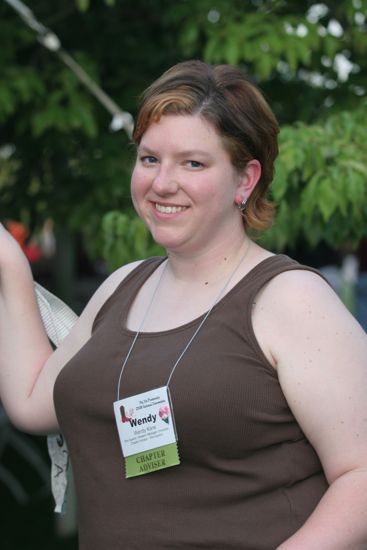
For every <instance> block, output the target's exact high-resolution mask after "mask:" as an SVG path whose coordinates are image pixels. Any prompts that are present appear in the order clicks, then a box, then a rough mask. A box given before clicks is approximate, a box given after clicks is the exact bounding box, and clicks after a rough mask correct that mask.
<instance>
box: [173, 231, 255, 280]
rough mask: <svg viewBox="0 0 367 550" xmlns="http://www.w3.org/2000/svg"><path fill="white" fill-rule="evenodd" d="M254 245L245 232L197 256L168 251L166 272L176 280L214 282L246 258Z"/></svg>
mask: <svg viewBox="0 0 367 550" xmlns="http://www.w3.org/2000/svg"><path fill="white" fill-rule="evenodd" d="M252 246H254V245H253V243H252V241H251V240H250V239H249V237H247V235H246V234H245V233H243V234H242V235H241V237H240V238H237V239H228V240H227V242H226V243H223V244H221V245H218V244H217V245H214V246H212V247H211V248H208V249H207V250H205V251H202V252H201V253H200V254H197V255H195V256H192V255H191V256H190V257H187V256H184V255H181V254H179V253H176V252H168V264H167V267H166V272H167V274H168V276H169V277H173V278H174V279H175V280H176V281H181V282H186V283H190V282H195V283H202V284H213V283H216V282H217V281H220V280H222V279H223V277H225V276H227V275H228V274H229V273H230V272H231V271H233V269H235V267H236V266H237V265H238V263H239V262H240V261H241V260H245V257H246V258H247V257H248V256H249V253H250V252H251V250H250V249H251V248H252ZM241 263H242V262H241ZM166 276H167V275H166Z"/></svg>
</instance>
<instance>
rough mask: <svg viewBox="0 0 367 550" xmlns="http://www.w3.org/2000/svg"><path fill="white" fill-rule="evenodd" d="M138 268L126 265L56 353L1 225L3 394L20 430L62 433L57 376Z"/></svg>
mask: <svg viewBox="0 0 367 550" xmlns="http://www.w3.org/2000/svg"><path fill="white" fill-rule="evenodd" d="M135 265H136V264H129V265H128V266H124V267H123V268H121V269H119V270H118V271H116V272H115V273H114V274H113V275H111V276H110V277H109V278H108V279H107V280H106V281H105V282H104V283H103V284H102V285H101V287H100V288H99V289H98V290H97V292H96V293H95V295H94V296H93V298H92V299H91V300H90V302H89V304H88V305H87V307H86V308H85V310H84V311H83V313H82V315H81V316H80V318H79V319H78V321H77V323H76V324H75V326H74V328H73V329H72V331H71V332H70V334H69V335H68V336H67V337H66V338H65V340H64V341H63V342H62V343H61V345H60V347H59V348H58V349H57V350H56V351H55V352H53V350H52V347H51V346H50V344H49V341H48V338H47V335H46V333H45V330H44V328H43V325H42V321H41V318H40V315H39V311H38V306H37V301H36V297H35V293H34V286H33V278H32V274H31V270H30V268H29V264H28V261H27V259H26V258H25V257H24V255H23V253H22V251H21V250H20V248H19V247H18V245H17V243H16V242H15V241H14V240H13V239H12V238H11V237H10V235H9V234H8V233H7V232H6V231H5V229H4V228H3V226H2V225H1V224H0V395H1V399H2V402H3V405H4V407H5V409H6V411H7V414H8V415H9V417H10V419H11V421H12V422H13V423H14V424H15V425H16V426H18V427H19V428H20V429H22V430H24V431H30V432H38V433H47V432H54V431H57V429H58V423H57V419H56V415H55V410H54V404H53V387H54V383H55V380H56V377H57V375H58V373H59V372H60V370H61V369H62V368H63V366H64V365H65V364H66V363H67V361H68V360H69V359H71V357H72V356H73V355H75V353H76V352H77V351H78V350H79V349H80V348H81V347H82V346H83V345H84V344H85V342H86V341H87V340H88V339H89V337H90V335H91V328H92V324H93V321H94V318H95V316H96V314H97V312H98V310H99V309H100V307H101V306H102V305H103V303H104V302H105V301H106V299H107V298H108V297H109V296H110V295H111V293H112V292H113V291H114V290H115V288H116V287H117V285H118V284H119V283H120V281H121V280H122V279H123V278H124V277H125V276H126V275H127V274H128V273H129V272H130V271H131V270H132V269H133V268H134V267H135Z"/></svg>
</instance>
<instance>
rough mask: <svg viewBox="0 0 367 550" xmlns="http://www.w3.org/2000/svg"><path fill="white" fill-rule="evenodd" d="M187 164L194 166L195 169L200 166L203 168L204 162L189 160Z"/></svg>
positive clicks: (190, 166)
mask: <svg viewBox="0 0 367 550" xmlns="http://www.w3.org/2000/svg"><path fill="white" fill-rule="evenodd" d="M186 165H187V166H188V167H189V168H193V169H194V170H195V169H196V170H197V169H198V168H203V167H204V164H203V163H202V162H199V161H198V160H187V161H186Z"/></svg>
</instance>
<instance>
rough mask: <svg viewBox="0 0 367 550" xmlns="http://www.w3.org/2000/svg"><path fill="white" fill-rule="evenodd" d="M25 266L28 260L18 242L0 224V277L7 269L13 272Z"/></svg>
mask: <svg viewBox="0 0 367 550" xmlns="http://www.w3.org/2000/svg"><path fill="white" fill-rule="evenodd" d="M27 264H28V260H27V258H26V257H25V255H24V254H23V251H22V249H21V247H20V246H19V244H18V242H17V241H16V240H15V239H14V238H13V237H12V236H11V234H10V233H9V231H7V229H6V228H5V227H4V225H3V224H2V223H1V222H0V276H2V275H5V274H6V273H5V272H6V269H7V268H9V269H11V271H13V269H19V268H21V267H22V266H27Z"/></svg>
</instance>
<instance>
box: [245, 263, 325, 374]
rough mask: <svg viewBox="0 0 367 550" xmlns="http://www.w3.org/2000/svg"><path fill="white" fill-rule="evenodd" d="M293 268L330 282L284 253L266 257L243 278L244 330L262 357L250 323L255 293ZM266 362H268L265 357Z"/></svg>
mask: <svg viewBox="0 0 367 550" xmlns="http://www.w3.org/2000/svg"><path fill="white" fill-rule="evenodd" d="M294 270H302V271H311V272H313V273H315V274H316V275H319V276H320V277H321V278H322V279H323V280H324V281H325V282H326V283H327V284H330V283H329V282H328V281H327V279H326V278H325V277H324V275H323V274H322V273H320V271H318V270H317V269H315V268H313V267H309V266H306V265H303V264H300V263H298V262H297V261H296V260H293V259H292V258H289V256H286V255H285V254H279V255H275V256H271V257H270V258H266V259H265V260H263V261H262V262H260V263H259V264H258V265H257V266H255V267H254V268H253V269H252V271H250V273H248V274H247V276H246V277H245V279H247V281H246V293H243V294H245V296H243V298H244V303H242V306H243V307H244V311H245V330H246V333H247V335H248V338H249V340H250V342H251V343H252V346H253V348H254V349H255V350H257V353H258V354H260V355H261V356H262V357H263V358H265V356H264V354H263V352H262V350H261V348H260V346H259V344H258V341H257V338H256V336H255V333H254V330H253V325H252V309H253V305H254V302H255V300H256V295H257V294H258V293H259V292H260V290H261V289H262V288H263V287H264V286H265V285H266V284H267V283H268V282H269V281H271V280H272V279H273V278H274V277H276V276H277V275H280V274H281V273H284V272H285V271H294ZM265 359H266V358H265ZM266 362H268V361H267V359H266ZM271 370H272V371H273V368H271Z"/></svg>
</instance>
